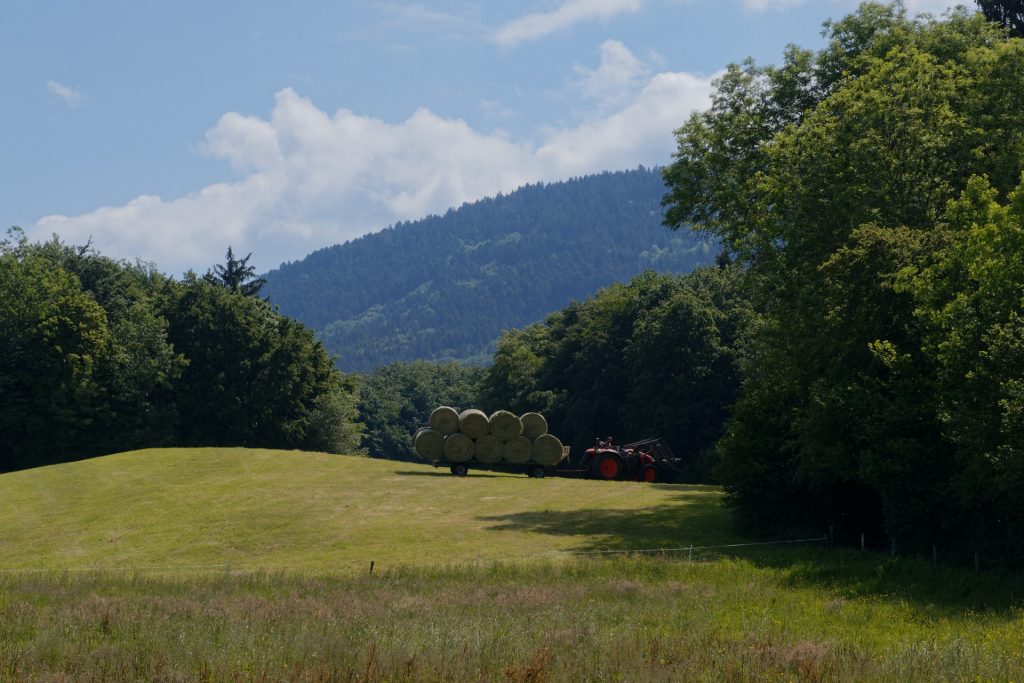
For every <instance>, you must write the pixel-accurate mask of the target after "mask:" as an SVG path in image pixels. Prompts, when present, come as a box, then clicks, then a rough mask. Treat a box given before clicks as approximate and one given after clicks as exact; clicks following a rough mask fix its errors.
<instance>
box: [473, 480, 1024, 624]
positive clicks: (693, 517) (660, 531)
mask: <svg viewBox="0 0 1024 683" xmlns="http://www.w3.org/2000/svg"><path fill="white" fill-rule="evenodd" d="M665 488H666V489H667V490H672V491H675V492H678V494H679V495H677V496H673V497H672V498H671V499H670V500H669V501H667V502H666V503H665V504H663V505H660V506H657V507H649V508H641V509H636V510H601V509H586V510H570V511H551V510H544V511H530V512H519V513H512V514H508V515H496V516H489V517H478V518H477V519H479V520H480V521H482V522H487V523H489V524H490V526H489V528H490V529H491V530H494V531H508V530H515V531H520V532H528V533H536V534H548V535H551V536H563V537H564V536H574V537H578V538H579V544H578V545H576V546H575V547H574V548H573V550H574V551H576V552H579V553H581V554H586V553H595V554H596V553H599V552H600V551H621V550H649V549H654V548H677V549H678V548H688V547H689V546H691V545H693V546H697V547H699V546H721V545H728V544H735V543H759V542H765V541H771V540H776V539H770V538H751V537H749V536H743V535H741V534H740V532H739V531H737V529H736V527H735V526H734V524H733V521H732V517H731V515H730V513H729V511H728V509H726V508H725V507H724V506H723V505H722V498H721V497H720V496H713V495H694V492H698V494H699V492H704V491H709V490H710V489H709V488H708V487H700V486H696V487H693V486H685V487H684V486H665ZM812 535H813V534H812ZM687 557H688V553H687V552H686V551H683V552H675V553H671V554H669V558H678V561H680V562H686V561H687ZM694 557H695V558H699V559H712V558H716V557H734V558H739V559H743V560H746V561H748V562H750V563H751V564H752V565H754V566H756V567H760V568H764V569H771V570H775V571H777V572H778V581H779V582H780V584H782V585H785V586H791V587H794V588H815V589H820V590H827V591H829V592H832V593H835V594H837V596H841V597H845V598H857V597H866V598H871V599H881V600H898V601H906V602H907V603H909V604H910V605H912V606H913V607H914V608H915V610H917V611H918V612H919V613H920V615H921V618H924V619H942V618H953V619H956V618H960V617H966V616H967V615H968V613H971V612H987V613H990V614H994V615H997V616H1000V617H1005V618H1008V619H1009V618H1016V617H1017V615H1018V614H1019V612H1018V610H1019V609H1020V608H1021V607H1022V606H1024V581H1022V579H1024V575H1022V574H1021V573H1020V572H1011V571H988V572H985V571H983V572H981V573H976V572H974V570H973V569H966V568H959V567H953V566H944V565H942V564H940V565H939V566H938V567H933V566H932V565H931V563H930V562H929V561H927V560H926V559H924V558H914V557H903V558H895V559H894V558H891V557H889V556H888V555H886V554H882V553H875V552H859V551H855V550H850V549H846V548H830V547H827V546H823V545H806V546H801V545H777V546H772V545H765V546H753V547H744V548H716V549H708V550H697V551H695V553H694Z"/></svg>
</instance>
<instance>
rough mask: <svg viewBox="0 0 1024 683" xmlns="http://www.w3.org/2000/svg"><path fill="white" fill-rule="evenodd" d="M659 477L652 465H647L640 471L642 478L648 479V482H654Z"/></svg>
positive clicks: (643, 479)
mask: <svg viewBox="0 0 1024 683" xmlns="http://www.w3.org/2000/svg"><path fill="white" fill-rule="evenodd" d="M657 478H658V473H657V472H656V471H655V469H654V467H653V466H651V465H647V466H646V467H644V468H643V470H641V471H640V479H641V480H642V481H646V482H647V483H648V484H650V483H653V482H654V480H655V479H657Z"/></svg>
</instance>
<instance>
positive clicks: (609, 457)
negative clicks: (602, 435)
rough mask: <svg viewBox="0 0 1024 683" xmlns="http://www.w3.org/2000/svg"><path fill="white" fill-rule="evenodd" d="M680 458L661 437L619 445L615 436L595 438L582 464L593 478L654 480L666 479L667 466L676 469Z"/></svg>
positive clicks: (584, 455) (581, 461) (580, 464)
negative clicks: (613, 437) (673, 453)
mask: <svg viewBox="0 0 1024 683" xmlns="http://www.w3.org/2000/svg"><path fill="white" fill-rule="evenodd" d="M678 465H679V459H678V458H676V457H675V456H674V455H672V451H671V450H669V447H668V446H667V445H666V444H665V442H664V441H662V440H661V439H646V440H644V441H636V442H634V443H628V444H625V445H623V446H619V445H617V444H616V443H615V441H614V440H613V439H612V437H610V436H609V437H608V438H607V439H596V440H595V441H594V447H593V448H588V449H587V451H586V452H585V453H584V454H583V457H582V459H581V460H580V463H579V466H580V467H581V468H582V469H583V471H584V472H585V473H586V476H589V477H590V478H591V479H627V480H630V481H646V482H653V481H659V480H663V479H665V478H666V472H665V470H666V469H671V470H675V469H677V467H678Z"/></svg>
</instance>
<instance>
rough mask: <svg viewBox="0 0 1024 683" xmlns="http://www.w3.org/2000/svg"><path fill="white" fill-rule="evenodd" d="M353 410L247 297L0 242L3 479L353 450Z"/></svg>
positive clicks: (51, 246)
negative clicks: (167, 454) (117, 455)
mask: <svg viewBox="0 0 1024 683" xmlns="http://www.w3.org/2000/svg"><path fill="white" fill-rule="evenodd" d="M229 260H230V256H229ZM243 265H244V262H243ZM356 401H357V396H356V391H355V386H354V383H353V381H352V380H351V378H347V377H344V376H342V375H341V374H340V373H338V372H337V371H336V370H335V369H334V367H333V364H332V362H331V359H330V358H329V357H328V355H327V353H326V352H325V351H324V349H323V346H322V345H321V344H320V343H319V342H317V341H316V339H315V338H314V336H313V333H312V332H311V331H310V330H308V329H307V328H305V327H303V326H302V325H301V324H299V323H296V322H295V321H293V320H289V319H287V318H285V317H283V316H281V315H280V314H278V313H277V312H275V311H274V310H273V309H272V308H271V306H270V305H269V304H268V303H266V302H264V301H262V300H260V299H258V298H255V297H253V296H247V295H245V294H244V293H243V292H242V291H241V290H240V289H239V290H233V289H230V288H226V287H223V286H218V285H215V284H213V283H210V282H208V281H207V280H205V279H201V278H195V277H189V278H186V279H185V280H183V281H180V282H178V281H175V280H171V279H168V278H166V277H164V276H163V275H161V274H159V273H158V272H157V271H156V270H155V269H154V268H153V267H152V266H149V265H145V264H130V263H127V262H123V261H115V260H112V259H109V258H107V257H104V256H102V255H100V254H99V253H97V252H96V251H95V250H93V249H91V248H90V247H89V246H88V245H87V246H85V247H73V246H69V245H65V244H62V243H61V242H59V241H57V240H56V239H54V240H52V241H50V242H46V243H42V244H31V243H29V242H28V241H27V240H26V239H25V238H24V236H23V234H22V233H21V232H20V231H19V230H16V229H15V230H12V231H11V232H9V233H8V238H7V239H5V240H4V241H2V242H0V471H2V470H11V469H20V468H25V467H33V466H38V465H43V464H49V463H53V462H61V461H65V460H74V459H79V458H84V457H89V456H93V455H99V454H103V453H111V452H115V451H121V450H129V449H135V448H142V447H147V446H161V445H170V444H175V445H248V446H262V447H274V448H306V449H310V450H323V451H331V452H352V451H355V450H357V449H358V445H359V438H360V429H359V425H358V423H357V421H356Z"/></svg>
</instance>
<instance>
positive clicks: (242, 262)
mask: <svg viewBox="0 0 1024 683" xmlns="http://www.w3.org/2000/svg"><path fill="white" fill-rule="evenodd" d="M250 258H252V252H249V254H247V255H246V257H245V258H242V259H236V258H235V254H234V252H233V251H232V250H231V247H230V246H229V247H228V253H227V257H226V263H225V264H224V265H220V264H219V263H218V264H217V265H215V266H214V267H213V270H212V271H207V273H206V276H205V278H206V280H207V281H208V282H212V283H213V284H215V285H219V286H221V287H225V288H227V289H230V290H231V291H232V292H240V293H241V294H242V295H243V296H257V295H258V294H259V293H260V290H261V289H263V285H265V284H266V283H267V281H266V280H265V279H263V278H261V277H259V278H258V277H256V269H255V268H254V267H253V266H250V265H249V259H250Z"/></svg>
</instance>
